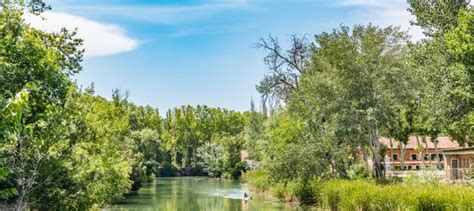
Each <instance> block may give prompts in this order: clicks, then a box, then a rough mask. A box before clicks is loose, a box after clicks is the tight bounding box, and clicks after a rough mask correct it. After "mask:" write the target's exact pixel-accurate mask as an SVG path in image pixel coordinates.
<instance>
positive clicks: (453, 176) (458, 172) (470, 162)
mask: <svg viewBox="0 0 474 211" xmlns="http://www.w3.org/2000/svg"><path fill="white" fill-rule="evenodd" d="M445 157H446V159H445V160H444V163H445V166H446V179H447V180H458V179H468V178H467V175H466V169H472V168H474V154H458V155H456V154H451V155H449V154H448V155H445ZM453 160H456V161H457V165H458V166H457V168H456V167H455V166H452V164H453Z"/></svg>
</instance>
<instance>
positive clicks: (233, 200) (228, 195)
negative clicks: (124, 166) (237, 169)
mask: <svg viewBox="0 0 474 211" xmlns="http://www.w3.org/2000/svg"><path fill="white" fill-rule="evenodd" d="M244 192H247V193H248V192H249V190H248V188H247V186H246V185H245V184H243V183H241V182H239V181H231V180H216V179H212V178H202V177H200V178H195V177H174V178H158V179H156V180H155V181H154V182H153V183H150V184H146V185H145V186H144V187H143V188H142V189H140V191H139V193H138V194H137V195H132V196H129V197H127V199H125V200H123V201H122V202H120V203H119V204H117V205H115V206H112V207H110V208H107V209H106V210H183V211H184V210H186V211H188V210H301V208H299V207H291V206H289V205H287V204H282V203H279V202H278V201H274V200H269V199H264V198H262V197H258V196H254V198H253V199H252V200H250V201H248V202H246V201H244V200H243V195H244Z"/></svg>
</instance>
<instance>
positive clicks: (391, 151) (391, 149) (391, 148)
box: [389, 138, 395, 173]
mask: <svg viewBox="0 0 474 211" xmlns="http://www.w3.org/2000/svg"><path fill="white" fill-rule="evenodd" d="M390 156H391V158H389V161H390V162H391V165H393V164H394V163H395V161H394V160H393V142H392V138H390ZM391 168H392V173H393V172H394V171H393V169H394V168H393V167H392V166H391Z"/></svg>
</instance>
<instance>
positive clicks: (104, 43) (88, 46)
mask: <svg viewBox="0 0 474 211" xmlns="http://www.w3.org/2000/svg"><path fill="white" fill-rule="evenodd" d="M42 17H43V18H42ZM25 20H26V22H28V23H30V24H31V26H33V27H35V28H38V29H41V30H45V31H47V32H58V31H59V30H60V29H61V28H63V27H65V28H67V29H70V30H74V29H76V28H77V36H78V37H79V38H82V39H83V40H84V48H85V50H86V52H85V57H98V56H108V55H113V54H119V53H123V52H128V51H132V50H134V49H135V48H137V47H138V45H139V42H138V41H137V40H135V39H132V38H130V37H127V35H126V34H125V30H124V29H123V28H122V27H120V26H118V25H115V24H104V23H100V22H96V21H93V20H89V19H87V18H84V17H81V16H76V15H70V14H67V13H58V12H50V11H48V12H44V13H42V15H41V17H38V16H35V15H32V14H26V15H25Z"/></svg>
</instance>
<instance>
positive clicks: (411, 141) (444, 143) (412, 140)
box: [379, 136, 460, 149]
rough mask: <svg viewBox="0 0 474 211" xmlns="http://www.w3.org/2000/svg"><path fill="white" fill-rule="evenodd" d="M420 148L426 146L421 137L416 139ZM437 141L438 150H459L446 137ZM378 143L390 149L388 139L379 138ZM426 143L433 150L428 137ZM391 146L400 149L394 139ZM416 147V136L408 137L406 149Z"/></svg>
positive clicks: (454, 143)
mask: <svg viewBox="0 0 474 211" xmlns="http://www.w3.org/2000/svg"><path fill="white" fill-rule="evenodd" d="M418 139H419V141H420V144H421V146H422V147H423V148H424V147H425V146H426V145H425V143H423V140H422V137H421V136H419V137H418ZM437 140H438V149H451V148H459V147H460V146H459V144H458V143H457V142H455V141H452V140H451V139H450V138H449V137H447V136H441V137H438V138H437ZM379 141H380V143H383V144H385V145H387V146H388V147H389V148H390V139H389V138H386V137H380V139H379ZM426 141H427V143H428V148H433V149H434V148H435V146H434V144H433V142H431V138H430V137H426ZM392 144H393V148H394V149H397V148H400V143H399V142H398V141H395V139H392ZM417 145H418V142H417V141H416V136H410V137H409V138H408V144H407V146H406V147H407V149H416V148H417Z"/></svg>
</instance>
